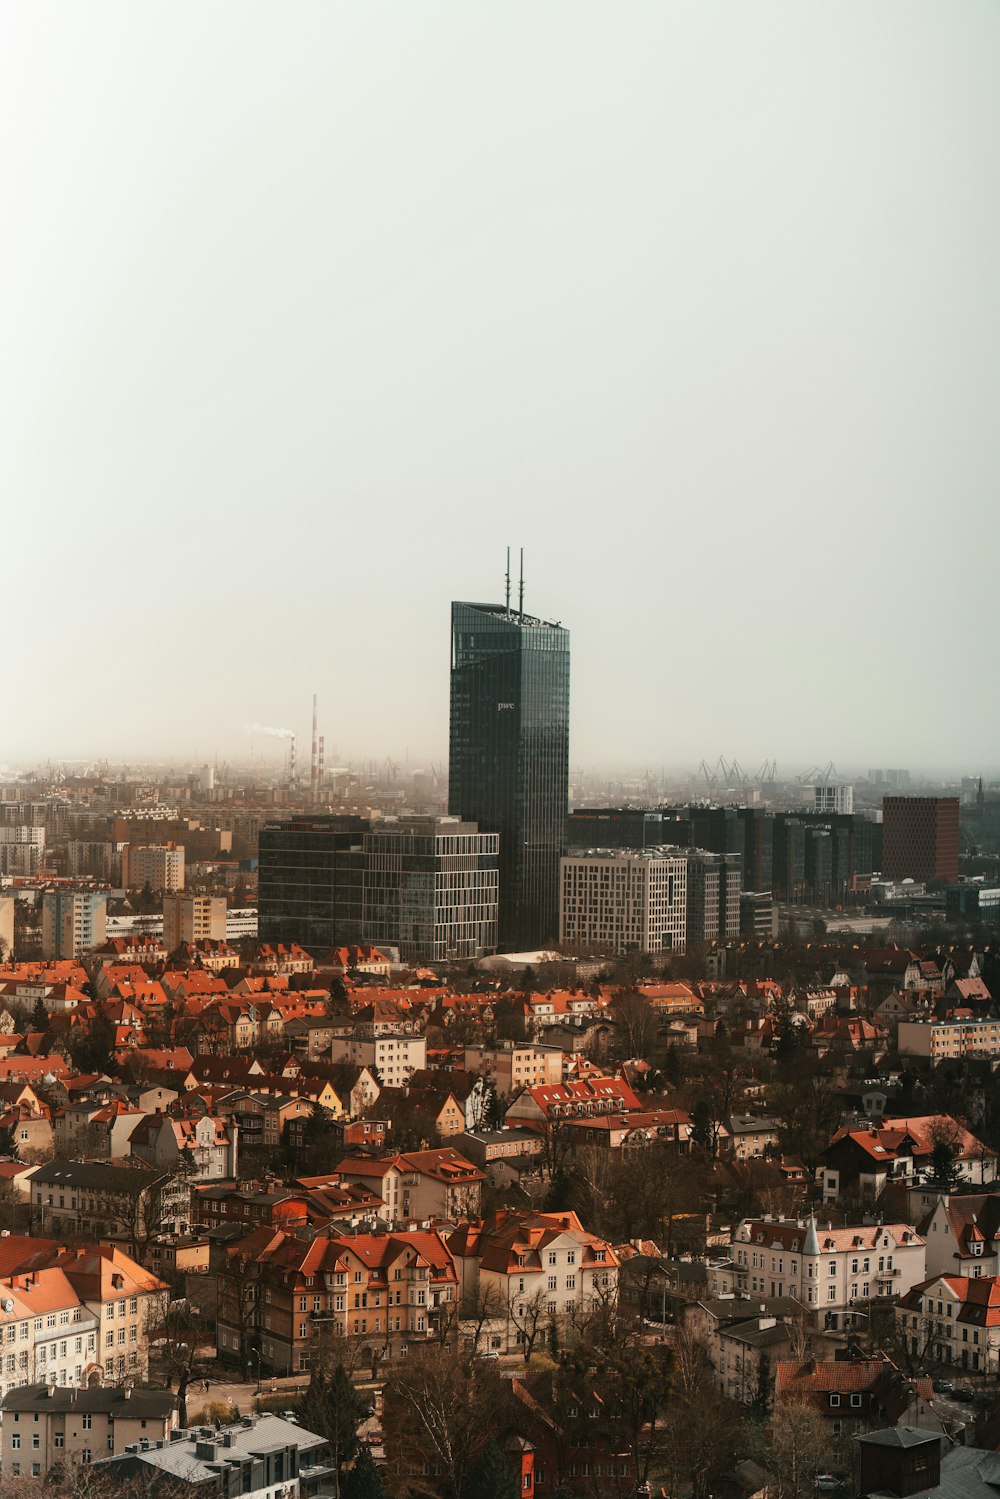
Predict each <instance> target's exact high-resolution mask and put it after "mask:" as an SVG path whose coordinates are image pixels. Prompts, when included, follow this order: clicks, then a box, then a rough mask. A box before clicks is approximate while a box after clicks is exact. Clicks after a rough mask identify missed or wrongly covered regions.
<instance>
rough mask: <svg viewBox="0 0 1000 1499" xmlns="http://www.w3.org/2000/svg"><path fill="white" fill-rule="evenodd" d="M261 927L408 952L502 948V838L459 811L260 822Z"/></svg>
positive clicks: (306, 939)
mask: <svg viewBox="0 0 1000 1499" xmlns="http://www.w3.org/2000/svg"><path fill="white" fill-rule="evenodd" d="M257 877H258V903H259V920H258V927H259V934H260V938H261V940H262V941H264V942H299V943H301V944H302V945H303V946H304V947H308V948H312V949H314V950H317V949H320V950H321V949H325V948H332V947H341V946H344V945H349V944H360V945H364V946H372V947H390V948H398V949H399V953H400V956H401V957H402V959H403V960H404V962H424V963H429V962H435V961H436V962H444V961H447V960H450V959H455V960H460V959H471V958H477V957H483V956H485V955H486V954H488V953H492V952H495V951H496V946H497V900H498V887H499V838H498V836H497V834H496V833H481V832H480V831H479V829H478V828H477V827H476V825H475V824H474V823H466V822H461V821H460V820H459V819H458V818H455V817H401V818H383V819H378V820H376V821H373V822H369V821H368V820H367V819H366V818H361V817H337V816H320V815H315V816H310V815H307V816H304V817H293V818H291V819H290V820H289V821H287V822H280V823H269V824H267V826H266V827H264V828H263V829H262V830H261V835H260V859H259V864H258V872H257Z"/></svg>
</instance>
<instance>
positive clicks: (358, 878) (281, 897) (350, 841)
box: [257, 816, 371, 948]
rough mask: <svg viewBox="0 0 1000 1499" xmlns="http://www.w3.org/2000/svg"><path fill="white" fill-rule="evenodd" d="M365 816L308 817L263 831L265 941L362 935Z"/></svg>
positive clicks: (323, 941) (348, 939) (339, 940)
mask: <svg viewBox="0 0 1000 1499" xmlns="http://www.w3.org/2000/svg"><path fill="white" fill-rule="evenodd" d="M370 826H371V825H370V823H369V822H368V820H367V818H363V817H330V816H326V817H323V816H316V817H310V816H304V817H292V818H290V819H289V820H288V821H287V822H273V823H267V824H266V825H265V826H264V827H262V828H261V830H260V848H259V852H260V858H259V861H258V868H257V881H258V884H257V892H258V893H257V900H258V907H259V913H260V914H259V918H258V930H259V933H260V939H261V941H262V942H300V943H301V944H302V945H303V946H304V947H309V948H314V947H337V946H340V945H341V944H344V943H354V942H361V941H363V940H364V937H363V896H364V889H363V881H364V868H365V855H364V850H363V840H364V836H365V834H366V833H367V832H368V830H369V828H370Z"/></svg>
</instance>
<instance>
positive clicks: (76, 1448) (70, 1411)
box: [0, 1382, 177, 1478]
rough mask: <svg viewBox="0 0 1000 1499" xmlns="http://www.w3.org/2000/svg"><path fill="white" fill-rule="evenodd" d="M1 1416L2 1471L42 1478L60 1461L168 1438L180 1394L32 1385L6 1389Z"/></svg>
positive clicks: (84, 1459)
mask: <svg viewBox="0 0 1000 1499" xmlns="http://www.w3.org/2000/svg"><path fill="white" fill-rule="evenodd" d="M0 1414H2V1417H3V1419H2V1421H0V1438H2V1452H3V1472H4V1473H5V1474H9V1475H10V1477H12V1478H20V1477H32V1478H38V1477H41V1476H44V1475H45V1474H46V1473H48V1471H49V1469H50V1468H54V1467H56V1465H57V1464H61V1463H68V1464H70V1465H71V1466H73V1467H76V1466H80V1465H86V1464H88V1463H91V1462H98V1461H99V1460H100V1459H101V1458H106V1457H108V1456H109V1454H110V1455H112V1456H115V1455H118V1454H121V1453H124V1452H125V1450H126V1448H130V1447H133V1446H134V1447H136V1448H138V1447H139V1446H140V1445H141V1444H143V1443H145V1445H146V1446H147V1447H149V1446H152V1445H153V1444H155V1443H156V1442H161V1443H162V1442H169V1440H170V1434H171V1432H172V1431H173V1430H174V1429H175V1428H176V1425H177V1396H176V1395H175V1394H174V1393H172V1391H170V1390H143V1389H138V1388H136V1387H135V1386H133V1385H131V1384H127V1385H124V1386H117V1385H111V1386H101V1385H92V1386H90V1387H89V1388H83V1389H78V1388H76V1387H73V1388H60V1387H59V1386H57V1385H54V1384H52V1383H51V1382H48V1383H41V1384H28V1385H25V1386H23V1387H21V1388H14V1389H10V1390H8V1391H7V1393H6V1394H5V1395H4V1397H3V1401H2V1403H0Z"/></svg>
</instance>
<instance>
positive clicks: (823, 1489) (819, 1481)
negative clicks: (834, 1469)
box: [816, 1473, 843, 1494]
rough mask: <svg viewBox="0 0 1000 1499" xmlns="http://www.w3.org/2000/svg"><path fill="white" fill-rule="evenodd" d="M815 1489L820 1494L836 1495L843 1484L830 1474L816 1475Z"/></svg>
mask: <svg viewBox="0 0 1000 1499" xmlns="http://www.w3.org/2000/svg"><path fill="white" fill-rule="evenodd" d="M816 1487H817V1489H818V1490H819V1492H820V1493H821V1494H837V1493H839V1492H840V1490H841V1489H842V1488H843V1484H842V1483H841V1481H840V1479H839V1478H835V1477H834V1475H833V1474H832V1473H817V1474H816Z"/></svg>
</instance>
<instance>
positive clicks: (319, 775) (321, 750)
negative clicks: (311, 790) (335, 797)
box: [317, 734, 326, 796]
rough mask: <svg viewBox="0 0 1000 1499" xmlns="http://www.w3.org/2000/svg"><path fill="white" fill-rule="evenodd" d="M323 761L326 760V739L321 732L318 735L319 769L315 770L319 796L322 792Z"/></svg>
mask: <svg viewBox="0 0 1000 1499" xmlns="http://www.w3.org/2000/svg"><path fill="white" fill-rule="evenodd" d="M325 762H326V740H325V739H324V737H323V735H322V734H321V735H320V736H319V770H318V772H317V780H318V785H319V794H320V796H322V794H323V771H324V769H325Z"/></svg>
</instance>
